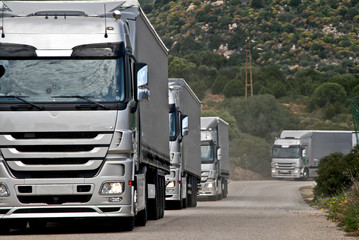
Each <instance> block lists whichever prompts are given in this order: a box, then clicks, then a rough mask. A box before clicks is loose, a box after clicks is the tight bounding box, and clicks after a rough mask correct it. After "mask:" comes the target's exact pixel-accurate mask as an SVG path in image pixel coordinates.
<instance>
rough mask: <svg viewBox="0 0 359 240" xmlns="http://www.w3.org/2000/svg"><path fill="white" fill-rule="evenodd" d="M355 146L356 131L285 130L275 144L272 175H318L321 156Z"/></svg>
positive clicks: (302, 177)
mask: <svg viewBox="0 0 359 240" xmlns="http://www.w3.org/2000/svg"><path fill="white" fill-rule="evenodd" d="M351 149H352V131H315V130H298V131H295V130H283V131H282V133H281V135H280V138H278V139H276V140H275V141H274V144H273V146H272V163H271V165H272V177H273V178H280V179H281V178H286V179H287V178H294V179H301V180H307V179H308V178H311V177H316V176H318V174H317V169H318V165H319V161H320V159H321V158H323V157H325V156H327V155H329V154H331V153H334V152H341V153H344V154H347V153H349V152H350V151H351Z"/></svg>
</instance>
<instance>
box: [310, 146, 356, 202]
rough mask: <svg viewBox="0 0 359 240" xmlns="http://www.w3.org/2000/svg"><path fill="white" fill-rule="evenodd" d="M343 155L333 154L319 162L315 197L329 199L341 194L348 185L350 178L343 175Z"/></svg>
mask: <svg viewBox="0 0 359 240" xmlns="http://www.w3.org/2000/svg"><path fill="white" fill-rule="evenodd" d="M343 157H344V154H342V153H333V154H330V155H329V156H326V157H324V158H322V159H321V160H320V163H319V169H318V177H317V178H316V180H315V181H316V182H317V185H316V186H315V188H314V194H315V196H316V197H330V196H335V195H338V194H340V193H341V192H343V189H344V188H345V187H347V185H348V184H349V183H350V181H351V180H350V178H349V177H348V176H347V175H346V174H345V173H344V171H343V166H342V164H341V163H342V160H343Z"/></svg>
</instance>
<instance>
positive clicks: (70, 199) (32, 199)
mask: <svg viewBox="0 0 359 240" xmlns="http://www.w3.org/2000/svg"><path fill="white" fill-rule="evenodd" d="M17 198H18V199H19V201H20V202H21V203H24V204H30V203H45V204H63V203H86V202H88V201H90V199H91V195H58V196H52V195H51V196H17Z"/></svg>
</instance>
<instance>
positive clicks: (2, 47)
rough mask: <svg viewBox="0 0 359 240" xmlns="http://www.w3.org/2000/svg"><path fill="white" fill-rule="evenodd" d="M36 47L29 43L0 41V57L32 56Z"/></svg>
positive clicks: (34, 54)
mask: <svg viewBox="0 0 359 240" xmlns="http://www.w3.org/2000/svg"><path fill="white" fill-rule="evenodd" d="M34 57H37V55H36V48H35V47H33V46H29V45H22V44H10V43H0V58H6V59H7V58H34Z"/></svg>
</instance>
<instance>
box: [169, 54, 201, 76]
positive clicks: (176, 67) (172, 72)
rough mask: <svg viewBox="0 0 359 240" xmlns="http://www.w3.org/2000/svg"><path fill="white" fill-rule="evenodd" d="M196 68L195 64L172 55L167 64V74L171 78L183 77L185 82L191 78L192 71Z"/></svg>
mask: <svg viewBox="0 0 359 240" xmlns="http://www.w3.org/2000/svg"><path fill="white" fill-rule="evenodd" d="M195 69H196V64H194V63H192V62H189V61H187V60H186V59H184V58H179V57H174V58H173V59H171V60H170V63H169V66H168V75H169V77H172V78H184V79H185V80H186V81H187V82H191V80H193V77H192V73H193V71H194V70H195Z"/></svg>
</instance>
